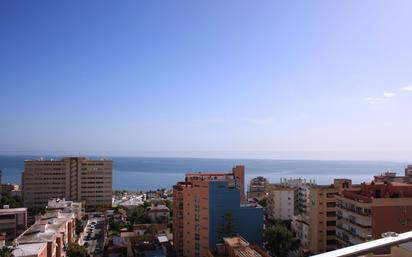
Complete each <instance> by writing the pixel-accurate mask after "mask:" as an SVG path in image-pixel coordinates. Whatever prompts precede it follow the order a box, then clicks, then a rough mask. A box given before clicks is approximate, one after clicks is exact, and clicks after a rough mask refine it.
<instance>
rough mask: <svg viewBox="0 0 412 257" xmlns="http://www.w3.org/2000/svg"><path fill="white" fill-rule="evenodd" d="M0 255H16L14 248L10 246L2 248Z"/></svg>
mask: <svg viewBox="0 0 412 257" xmlns="http://www.w3.org/2000/svg"><path fill="white" fill-rule="evenodd" d="M0 257H14V254H13V248H11V247H8V246H3V247H2V248H0Z"/></svg>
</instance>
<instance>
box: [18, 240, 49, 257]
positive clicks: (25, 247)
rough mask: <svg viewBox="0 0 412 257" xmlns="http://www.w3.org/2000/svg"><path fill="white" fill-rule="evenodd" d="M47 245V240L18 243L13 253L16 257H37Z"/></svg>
mask: <svg viewBox="0 0 412 257" xmlns="http://www.w3.org/2000/svg"><path fill="white" fill-rule="evenodd" d="M46 245H47V243H46V242H42V243H33V244H22V245H18V246H17V247H16V248H15V249H14V250H13V255H14V256H15V257H23V256H24V257H31V256H33V257H37V256H38V254H39V252H40V251H41V250H42V249H44V248H45V247H46Z"/></svg>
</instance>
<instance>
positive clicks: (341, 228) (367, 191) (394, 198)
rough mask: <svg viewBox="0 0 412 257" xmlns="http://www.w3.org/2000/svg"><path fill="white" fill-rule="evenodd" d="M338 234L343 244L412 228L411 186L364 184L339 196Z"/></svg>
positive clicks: (391, 183) (390, 183)
mask: <svg viewBox="0 0 412 257" xmlns="http://www.w3.org/2000/svg"><path fill="white" fill-rule="evenodd" d="M336 203H337V212H336V213H337V223H336V235H337V238H338V240H339V244H340V246H341V247H344V246H350V245H355V244H359V243H363V242H366V241H368V240H371V239H379V238H381V235H382V233H385V232H397V233H402V232H407V231H410V230H412V185H411V184H406V183H399V182H390V181H384V182H372V183H362V184H361V187H360V188H359V189H357V190H351V191H343V192H341V194H340V195H339V196H336Z"/></svg>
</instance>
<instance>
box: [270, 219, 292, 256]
mask: <svg viewBox="0 0 412 257" xmlns="http://www.w3.org/2000/svg"><path fill="white" fill-rule="evenodd" d="M263 238H264V241H265V246H266V249H267V250H268V251H269V252H270V253H271V255H272V256H276V257H287V256H288V254H289V252H292V251H296V250H297V249H298V248H299V239H296V238H294V237H293V235H292V233H291V232H290V231H289V230H288V229H287V228H286V227H285V226H283V225H275V226H273V227H272V226H271V227H269V228H267V229H266V231H265V232H264V235H263Z"/></svg>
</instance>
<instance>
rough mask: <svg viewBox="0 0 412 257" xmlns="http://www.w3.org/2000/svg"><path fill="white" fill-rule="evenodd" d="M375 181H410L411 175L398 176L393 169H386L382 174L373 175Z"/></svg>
mask: <svg viewBox="0 0 412 257" xmlns="http://www.w3.org/2000/svg"><path fill="white" fill-rule="evenodd" d="M373 181H374V182H385V181H387V182H400V183H408V182H409V177H408V176H397V175H396V172H393V171H386V172H385V173H382V174H381V175H376V176H374V177H373Z"/></svg>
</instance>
